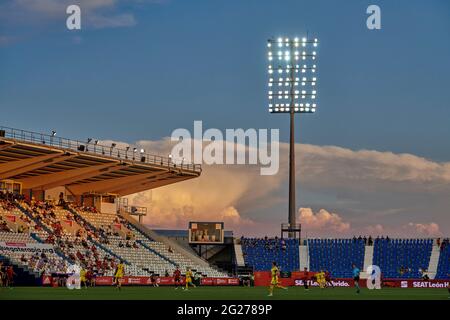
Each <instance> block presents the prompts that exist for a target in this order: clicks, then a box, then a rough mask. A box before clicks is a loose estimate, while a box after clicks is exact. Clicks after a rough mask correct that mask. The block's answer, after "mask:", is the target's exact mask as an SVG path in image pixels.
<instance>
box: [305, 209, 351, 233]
mask: <svg viewBox="0 0 450 320" xmlns="http://www.w3.org/2000/svg"><path fill="white" fill-rule="evenodd" d="M298 212H299V221H300V223H301V224H302V228H303V229H304V230H307V232H308V235H319V234H322V235H323V234H326V235H343V234H347V233H348V232H349V231H350V223H349V222H345V221H344V220H343V218H342V217H341V216H340V215H339V214H337V213H333V212H328V211H327V210H325V209H320V210H319V211H318V212H316V213H314V212H313V210H312V209H311V208H300V209H299V211H298Z"/></svg>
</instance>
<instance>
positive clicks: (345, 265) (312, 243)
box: [308, 239, 364, 278]
mask: <svg viewBox="0 0 450 320" xmlns="http://www.w3.org/2000/svg"><path fill="white" fill-rule="evenodd" d="M308 246H309V260H310V262H309V264H310V270H312V271H320V270H324V271H328V272H330V273H331V274H332V276H333V277H336V278H350V277H352V264H353V263H354V264H356V266H357V267H358V268H360V269H362V267H363V264H364V240H358V239H355V240H353V239H333V240H331V239H325V240H322V239H311V240H308Z"/></svg>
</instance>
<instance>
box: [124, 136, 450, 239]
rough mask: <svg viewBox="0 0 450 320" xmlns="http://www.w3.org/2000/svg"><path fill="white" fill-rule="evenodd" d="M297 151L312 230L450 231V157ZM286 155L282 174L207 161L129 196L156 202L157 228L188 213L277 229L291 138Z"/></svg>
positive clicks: (307, 225) (253, 229)
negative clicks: (184, 175) (197, 173)
mask: <svg viewBox="0 0 450 320" xmlns="http://www.w3.org/2000/svg"><path fill="white" fill-rule="evenodd" d="M118 145H120V146H122V147H125V145H126V144H118ZM173 145H174V143H171V142H170V140H169V139H162V140H158V141H146V140H142V141H138V142H136V146H137V147H138V148H141V147H143V148H145V150H147V151H148V152H150V153H153V154H160V155H168V154H169V153H171V148H172V147H173ZM296 155H297V159H299V161H298V162H297V163H298V166H297V172H296V176H297V179H298V184H299V186H300V188H299V190H300V195H301V196H300V197H299V204H300V203H301V205H302V207H304V208H303V209H300V210H299V218H300V221H301V222H302V223H303V231H304V232H308V234H315V235H317V236H326V235H329V234H330V233H332V234H334V235H342V236H346V235H348V236H351V235H353V234H372V235H377V234H385V235H398V236H408V235H411V236H417V235H419V234H421V235H424V236H425V235H427V234H428V235H432V234H439V233H448V232H449V231H450V221H449V218H448V212H447V210H448V208H449V207H450V199H449V197H448V194H449V192H450V163H445V162H444V163H442V162H441V163H440V162H435V161H432V160H429V159H425V158H422V157H418V156H415V155H411V154H394V153H391V152H379V151H370V150H359V151H354V150H350V149H346V148H341V147H335V146H315V145H307V144H301V145H297V146H296ZM280 159H281V164H280V171H279V173H278V174H277V175H273V176H261V175H260V170H259V166H257V165H256V166H255V165H251V166H250V165H204V166H203V172H202V175H201V177H200V178H197V179H193V180H188V181H184V182H181V183H177V184H174V185H169V186H166V187H162V188H158V189H156V190H153V191H152V192H151V193H152V197H150V196H149V194H150V192H143V193H140V194H137V195H133V196H131V197H130V199H131V201H135V202H137V204H138V205H143V206H149V207H150V204H151V210H150V211H151V214H149V216H148V217H147V218H146V223H148V224H150V225H152V226H155V227H165V228H186V227H187V222H188V221H189V220H205V221H217V220H224V219H228V222H227V226H226V227H227V228H228V229H234V230H236V229H239V230H241V231H243V232H244V233H246V234H251V235H265V234H271V235H274V234H278V233H279V226H280V224H281V223H283V222H286V220H287V200H288V199H287V181H288V175H287V169H288V165H287V159H288V145H287V144H285V143H281V144H280ZM310 208H315V209H310ZM424 219H426V221H434V222H433V223H434V224H430V223H423V221H424ZM410 222H411V223H412V225H408V224H409V223H410Z"/></svg>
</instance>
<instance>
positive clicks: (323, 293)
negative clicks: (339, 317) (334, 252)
mask: <svg viewBox="0 0 450 320" xmlns="http://www.w3.org/2000/svg"><path fill="white" fill-rule="evenodd" d="M267 294H268V292H267V288H265V287H253V288H243V287H198V288H193V289H190V290H189V291H187V292H186V291H184V290H181V289H178V290H175V289H174V288H173V287H159V288H153V287H123V288H122V290H121V291H118V290H117V289H116V288H113V287H97V288H88V289H81V290H69V289H66V288H41V287H17V288H13V289H8V288H0V300H22V299H27V300H267V301H268V300H336V299H339V300H342V299H344V300H450V299H449V294H448V291H447V289H400V288H386V289H382V290H368V289H363V290H362V291H361V294H359V295H357V294H356V293H355V290H354V289H352V288H335V289H332V288H329V289H325V290H321V289H319V288H312V289H311V290H310V291H307V292H306V291H304V290H303V288H299V287H290V288H289V290H287V291H285V290H281V289H279V290H275V292H274V296H273V297H268V296H267Z"/></svg>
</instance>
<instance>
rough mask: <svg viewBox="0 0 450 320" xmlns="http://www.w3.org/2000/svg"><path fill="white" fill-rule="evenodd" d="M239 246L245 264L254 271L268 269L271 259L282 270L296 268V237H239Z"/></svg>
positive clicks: (297, 260)
mask: <svg viewBox="0 0 450 320" xmlns="http://www.w3.org/2000/svg"><path fill="white" fill-rule="evenodd" d="M241 246H242V252H243V255H244V260H245V263H246V265H247V266H251V267H253V269H254V271H261V270H270V268H271V265H272V262H273V261H276V262H277V264H278V266H279V267H280V269H281V270H282V271H295V270H298V266H299V263H300V262H299V250H298V246H299V241H298V240H297V239H278V238H274V239H269V238H265V239H256V238H241Z"/></svg>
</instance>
